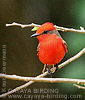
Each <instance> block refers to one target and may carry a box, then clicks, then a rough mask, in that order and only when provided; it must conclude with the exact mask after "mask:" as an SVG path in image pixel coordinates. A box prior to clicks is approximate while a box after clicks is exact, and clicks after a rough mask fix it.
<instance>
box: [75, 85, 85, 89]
mask: <svg viewBox="0 0 85 100" xmlns="http://www.w3.org/2000/svg"><path fill="white" fill-rule="evenodd" d="M73 86H75V87H77V88H79V89H85V87H84V86H79V85H77V84H73Z"/></svg>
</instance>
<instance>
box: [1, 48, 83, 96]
mask: <svg viewBox="0 0 85 100" xmlns="http://www.w3.org/2000/svg"><path fill="white" fill-rule="evenodd" d="M84 53H85V48H84V49H82V50H81V51H80V52H79V53H78V54H76V55H75V56H74V57H72V58H70V59H68V60H67V61H65V62H64V63H62V64H60V65H59V69H61V68H62V67H64V66H66V65H67V64H69V63H71V62H72V61H74V60H76V59H78V58H79V57H80V56H81V55H83V54H84ZM47 74H48V72H45V73H43V74H41V75H39V76H37V77H35V79H36V78H42V77H45V76H46V75H47ZM0 77H1V78H2V76H1V75H0ZM5 78H6V77H5ZM10 79H12V78H11V77H10ZM53 81H54V80H53ZM58 81H59V80H58ZM71 81H72V80H71ZM63 82H64V80H63ZM69 82H70V81H69ZM84 82H85V80H79V81H75V82H74V83H77V84H78V83H83V84H84ZM32 83H34V81H29V82H28V83H26V84H24V85H21V86H19V87H17V88H15V89H13V90H12V91H9V92H7V93H4V94H1V95H0V97H4V96H7V95H9V94H12V93H14V92H16V91H19V90H20V89H23V88H26V87H27V86H29V85H31V84H32Z"/></svg>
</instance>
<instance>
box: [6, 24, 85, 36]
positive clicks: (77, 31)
mask: <svg viewBox="0 0 85 100" xmlns="http://www.w3.org/2000/svg"><path fill="white" fill-rule="evenodd" d="M6 26H20V27H21V28H25V27H35V26H38V27H39V26H40V25H38V24H34V23H32V24H27V25H23V24H19V23H16V22H13V23H12V24H6ZM55 27H56V29H57V30H59V31H63V32H75V33H82V34H85V30H84V28H81V27H80V30H78V29H73V28H64V27H60V26H56V25H55Z"/></svg>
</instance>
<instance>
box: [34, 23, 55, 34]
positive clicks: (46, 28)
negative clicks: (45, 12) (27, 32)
mask: <svg viewBox="0 0 85 100" xmlns="http://www.w3.org/2000/svg"><path fill="white" fill-rule="evenodd" d="M49 30H55V27H54V24H53V23H50V22H47V23H44V24H42V25H41V26H40V27H39V28H38V30H37V31H36V33H37V34H41V33H43V32H44V31H49Z"/></svg>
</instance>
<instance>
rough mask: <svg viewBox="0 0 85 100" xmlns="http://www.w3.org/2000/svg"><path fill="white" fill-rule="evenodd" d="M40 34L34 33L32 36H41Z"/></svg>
mask: <svg viewBox="0 0 85 100" xmlns="http://www.w3.org/2000/svg"><path fill="white" fill-rule="evenodd" d="M39 35H40V34H36V33H35V34H33V35H31V36H30V37H37V36H39Z"/></svg>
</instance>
